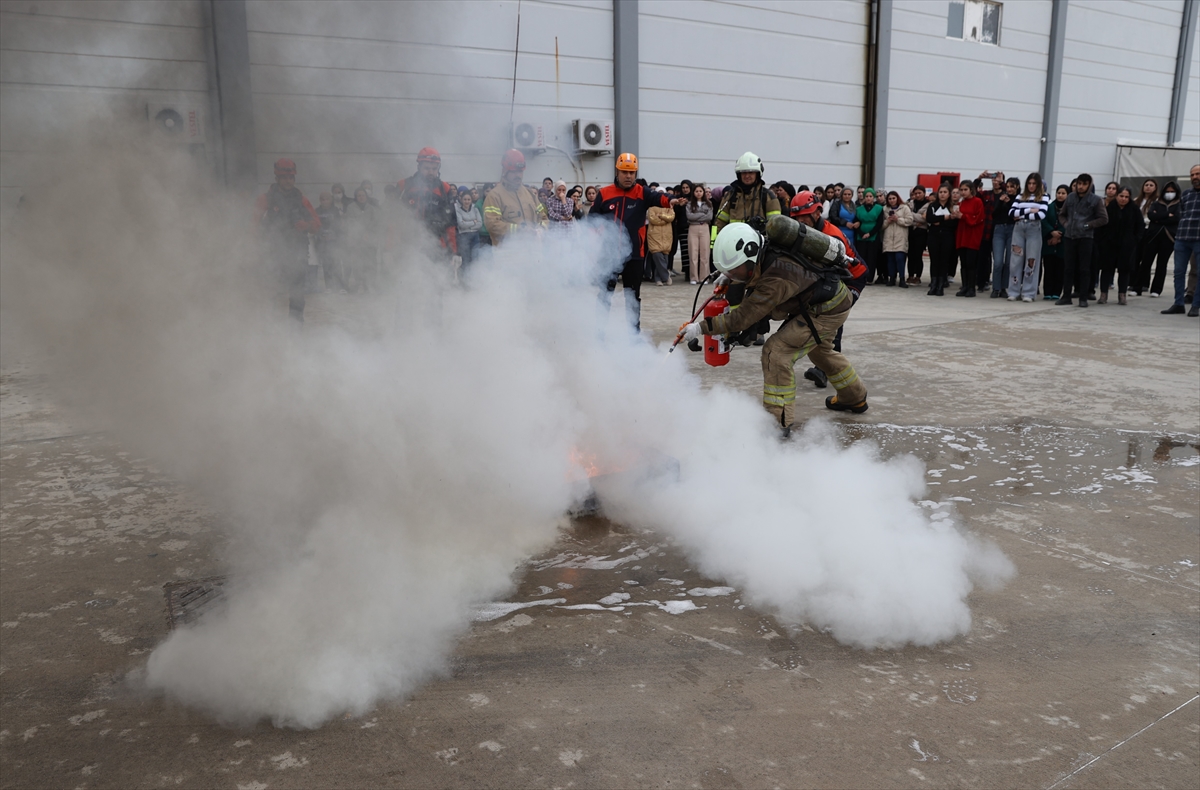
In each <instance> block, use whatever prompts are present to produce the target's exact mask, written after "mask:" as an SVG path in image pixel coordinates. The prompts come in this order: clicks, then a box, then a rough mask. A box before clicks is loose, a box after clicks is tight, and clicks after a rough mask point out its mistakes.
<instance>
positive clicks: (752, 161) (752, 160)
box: [733, 151, 767, 174]
mask: <svg viewBox="0 0 1200 790" xmlns="http://www.w3.org/2000/svg"><path fill="white" fill-rule="evenodd" d="M766 171H767V169H766V168H765V167H763V161H762V160H761V159H759V158H758V154H755V153H751V152H750V151H747V152H746V153H744V154H742V155H741V156H739V157H738V160H737V163H736V164H734V166H733V172H735V173H760V174H761V173H765V172H766Z"/></svg>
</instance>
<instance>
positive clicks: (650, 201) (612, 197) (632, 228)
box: [588, 184, 671, 258]
mask: <svg viewBox="0 0 1200 790" xmlns="http://www.w3.org/2000/svg"><path fill="white" fill-rule="evenodd" d="M669 205H671V198H670V197H669V196H668V195H666V194H665V193H663V192H653V191H650V190H646V189H643V188H642V185H641V184H634V185H633V186H632V187H630V188H629V189H621V188H620V187H619V186H617V185H616V184H609V185H608V186H606V187H601V188H600V194H598V195H596V202H595V203H593V204H592V208H591V210H590V211H589V212H588V216H595V215H597V214H612V216H613V219H615V220H616V221H617V222H620V223H622V224H624V225H625V229H626V230H628V231H629V241H630V242H631V243H632V245H633V247H632V249H631V251H630V253H629V257H630V258H645V257H646V210H647V209H648V208H650V207H651V206H669Z"/></svg>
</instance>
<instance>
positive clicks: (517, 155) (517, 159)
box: [500, 148, 525, 173]
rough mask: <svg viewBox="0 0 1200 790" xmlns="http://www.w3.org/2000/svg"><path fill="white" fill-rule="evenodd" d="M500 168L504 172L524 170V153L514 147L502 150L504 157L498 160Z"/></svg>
mask: <svg viewBox="0 0 1200 790" xmlns="http://www.w3.org/2000/svg"><path fill="white" fill-rule="evenodd" d="M500 168H501V169H502V170H503V171H504V172H505V173H512V172H514V171H520V172H522V173H523V172H525V154H523V153H521V152H520V151H518V150H517V149H515V148H510V149H508V150H507V151H505V152H504V158H503V159H501V160H500Z"/></svg>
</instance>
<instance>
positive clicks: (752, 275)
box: [680, 216, 867, 436]
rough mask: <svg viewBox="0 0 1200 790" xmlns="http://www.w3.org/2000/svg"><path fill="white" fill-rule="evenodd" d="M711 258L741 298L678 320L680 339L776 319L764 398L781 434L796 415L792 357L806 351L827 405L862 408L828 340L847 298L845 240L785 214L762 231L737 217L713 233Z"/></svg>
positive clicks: (856, 383) (765, 362)
mask: <svg viewBox="0 0 1200 790" xmlns="http://www.w3.org/2000/svg"><path fill="white" fill-rule="evenodd" d="M713 264H714V266H715V267H716V269H717V270H718V271H720V272H721V273H722V274H724V275H725V276H726V277H728V278H729V279H730V280H732V281H733V282H734V283H743V284H745V285H746V286H747V287H748V291H747V294H746V297H745V300H744V301H743V302H742V303H741V304H740V305H737V306H736V307H733V308H731V309H730V310H729V312H727V313H724V314H722V315H718V316H714V317H711V318H701V319H699V320H697V321H694V322H693V323H690V324H686V325H684V326H683V327H681V329H680V331H681V333H682V335H683V339H685V340H689V341H690V340H693V339H697V338H699V337H700V336H701V335H724V336H726V337H727V338H728V337H732V336H734V335H737V334H738V333H741V332H745V331H747V330H751V329H752V328H753V327H754V326H755V325H756V324H757V323H758V322H759V321H762V320H763V319H765V318H770V319H774V320H777V321H783V325H782V326H780V327H779V329H778V330H776V332H775V334H773V335H771V338H770V339H769V340H767V341H766V344H765V345H764V346H763V350H762V367H763V406H764V407H765V408H766V410H767V411H768V412H770V413H771V415H773V416H774V417H775V418H776V419H777V420H778V421H779V425H780V428H781V429H782V431H783V433H784V435H785V436H786V435H788V434H789V433H790V432H791V428H792V422H793V420H794V419H795V401H796V375H795V371H794V370H793V368H794V367H795V364H796V362H797V360H799V359H800V358H801V357H803V356H805V355H807V356H808V357H809V358H810V359H811V360H812V362H813V364H814V365H816V366H817V367H819V368H820V369H821V370H822V371H824V373H825V374H826V375H827V376H828V377H829V383H830V384H832V385H833V386H834V389H836V390H837V394H836V395H831V396H830V397H828V398H826V399H825V406H826V407H827V408H829V409H832V410H834V411H849V412H853V413H855V414H862V413H863V412H865V411H866V410H867V388H866V385H865V384H863V382H862V379H860V378H859V376H858V373H856V372H855V370H854V366H852V365H851V364H850V360H848V359H846V357H845V356H843V355H842V354H841V353H839V352H837V351H834V349H833V340H834V337H835V335H837V331H838V328H839V327H840V326H841V325H842V324H843V323H845V321H846V317H847V316H848V315H849V313H850V308H851V307H852V306H853V305H854V299H853V298H852V295H851V293H850V289H849V288H847V287H846V284H845V282H844V280H845V279H848V278H849V277H851V274H850V271H849V268H848V266H847V258H846V252H845V247H844V245H843V244H842V243H841V242H840V241H838V240H836V239H833V238H831V237H829V236H827V235H825V234H823V233H820V232H819V231H817V230H815V229H813V228H810V227H807V226H806V225H801V224H800V223H798V222H796V220H794V219H792V218H791V217H784V216H778V217H774V218H773V219H771V220H770V222H768V223H767V226H766V230H765V233H760V232H759V231H757V230H755V229H754V228H753V227H751V226H750V225H748V224H746V223H743V222H738V223H734V224H731V225H729V226H727V227H725V228H724V229H722V230H721V231H720V233H718V234H717V239H716V243H715V244H714V246H713Z"/></svg>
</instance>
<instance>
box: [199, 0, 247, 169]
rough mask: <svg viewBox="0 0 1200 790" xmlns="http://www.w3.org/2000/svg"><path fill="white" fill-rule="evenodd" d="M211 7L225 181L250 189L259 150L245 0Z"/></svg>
mask: <svg viewBox="0 0 1200 790" xmlns="http://www.w3.org/2000/svg"><path fill="white" fill-rule="evenodd" d="M210 8H211V13H212V17H211V18H212V32H213V57H214V59H215V60H216V64H215V66H216V68H215V71H216V80H217V104H218V106H219V108H220V117H219V119H218V122H219V127H218V128H219V131H220V135H221V149H222V153H223V157H222V158H223V160H224V173H223V175H224V177H225V185H226V186H227V187H230V188H233V189H239V190H240V189H247V190H250V189H254V188H255V187H257V185H258V175H257V171H258V161H257V153H258V152H257V149H256V148H255V142H254V96H253V94H252V93H251V91H250V36H249V34H248V33H247V32H246V0H211V2H210Z"/></svg>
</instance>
